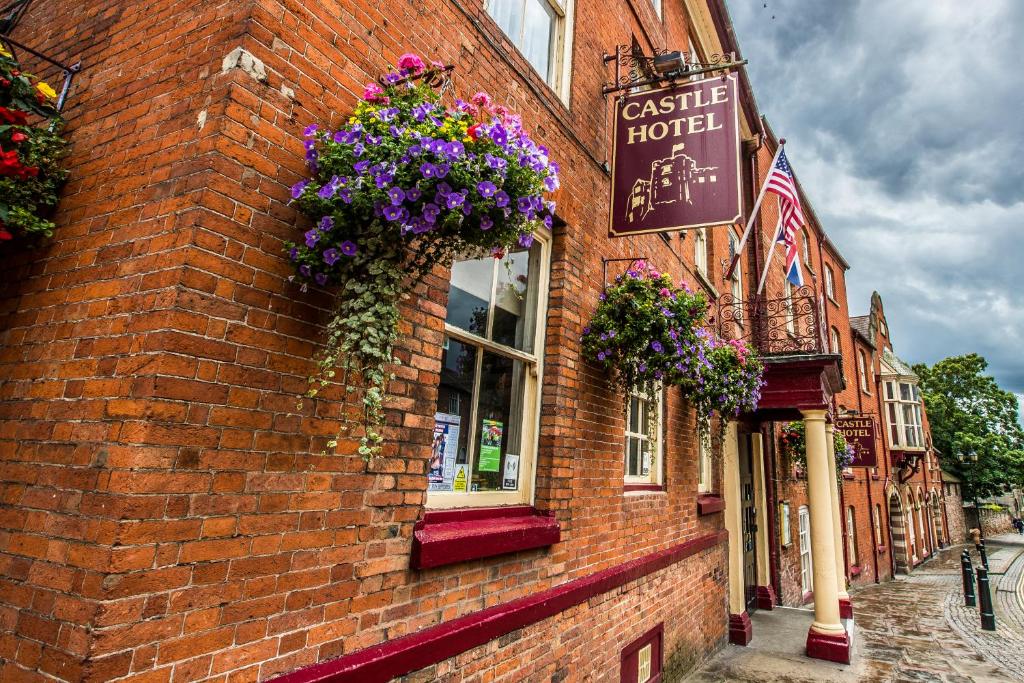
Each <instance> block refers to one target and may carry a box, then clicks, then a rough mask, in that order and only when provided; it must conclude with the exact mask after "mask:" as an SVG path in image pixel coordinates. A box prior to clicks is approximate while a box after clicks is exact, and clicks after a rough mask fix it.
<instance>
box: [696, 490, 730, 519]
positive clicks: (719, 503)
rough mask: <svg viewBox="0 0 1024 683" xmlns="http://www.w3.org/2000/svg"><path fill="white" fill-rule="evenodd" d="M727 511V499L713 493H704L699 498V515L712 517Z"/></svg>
mask: <svg viewBox="0 0 1024 683" xmlns="http://www.w3.org/2000/svg"><path fill="white" fill-rule="evenodd" d="M724 509H725V499H724V498H722V497H721V496H719V495H716V494H713V493H702V494H700V495H698V496H697V514H698V515H702V516H703V515H711V514H714V513H716V512H721V511H722V510H724Z"/></svg>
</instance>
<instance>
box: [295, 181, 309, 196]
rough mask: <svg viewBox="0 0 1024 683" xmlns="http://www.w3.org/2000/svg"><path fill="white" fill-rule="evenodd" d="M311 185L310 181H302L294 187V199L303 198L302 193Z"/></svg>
mask: <svg viewBox="0 0 1024 683" xmlns="http://www.w3.org/2000/svg"><path fill="white" fill-rule="evenodd" d="M307 185H309V181H308V180H300V181H299V182H297V183H295V184H294V185H292V199H298V198H299V197H301V196H302V191H303V190H305V189H306V186H307Z"/></svg>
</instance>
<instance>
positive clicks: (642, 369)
mask: <svg viewBox="0 0 1024 683" xmlns="http://www.w3.org/2000/svg"><path fill="white" fill-rule="evenodd" d="M636 369H637V370H639V371H640V372H647V363H640V365H638V366H636Z"/></svg>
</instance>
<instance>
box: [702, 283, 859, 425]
mask: <svg viewBox="0 0 1024 683" xmlns="http://www.w3.org/2000/svg"><path fill="white" fill-rule="evenodd" d="M714 327H715V330H716V332H717V333H718V336H719V337H720V338H722V339H742V340H743V341H745V342H747V343H748V344H749V345H750V346H752V347H753V348H754V349H756V350H757V352H758V354H759V355H760V356H761V360H762V361H763V362H764V365H765V372H764V379H765V383H766V384H765V387H764V389H763V390H762V391H761V402H760V404H759V405H758V409H757V411H755V414H754V416H755V417H757V418H760V419H770V420H794V419H800V417H801V413H800V411H801V410H828V409H829V407H830V405H831V402H832V395H833V394H834V393H835V392H837V391H839V390H841V389H842V388H843V386H844V383H843V373H842V359H841V357H840V356H839V354H838V353H833V352H832V350H831V349H829V343H828V337H827V335H826V330H827V329H828V328H827V325H826V324H825V314H824V304H823V302H822V300H821V298H820V297H819V296H818V295H817V293H816V292H815V290H814V288H813V287H809V286H804V287H799V288H797V289H794V290H792V292H791V294H790V295H789V296H787V297H778V298H771V297H766V296H761V297H758V298H755V299H752V300H749V301H742V300H738V299H737V298H736V297H734V296H733V295H732V294H724V295H722V296H721V297H719V299H718V301H717V304H716V310H715V317H714Z"/></svg>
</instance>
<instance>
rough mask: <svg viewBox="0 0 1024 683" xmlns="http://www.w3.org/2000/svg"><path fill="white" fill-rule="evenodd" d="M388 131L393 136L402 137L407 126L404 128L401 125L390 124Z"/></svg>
mask: <svg viewBox="0 0 1024 683" xmlns="http://www.w3.org/2000/svg"><path fill="white" fill-rule="evenodd" d="M388 132H389V133H391V137H393V138H400V137H402V133H404V132H405V128H402V127H400V126H395V125H392V126H390V127H389V128H388Z"/></svg>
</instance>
